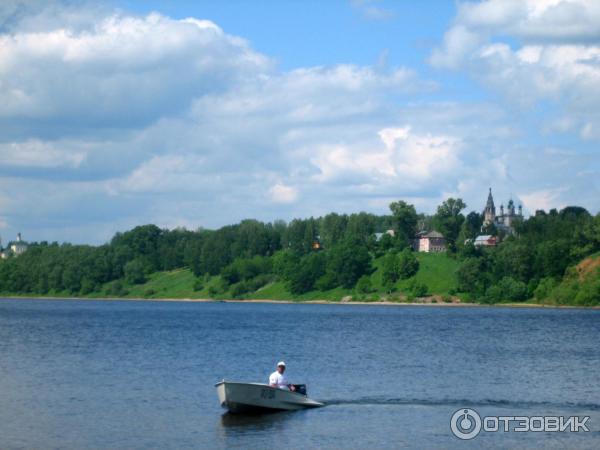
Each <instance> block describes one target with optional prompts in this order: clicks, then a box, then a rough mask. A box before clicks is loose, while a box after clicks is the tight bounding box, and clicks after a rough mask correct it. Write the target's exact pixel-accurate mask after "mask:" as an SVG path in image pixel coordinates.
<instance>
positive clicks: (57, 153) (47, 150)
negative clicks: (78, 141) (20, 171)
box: [0, 139, 86, 168]
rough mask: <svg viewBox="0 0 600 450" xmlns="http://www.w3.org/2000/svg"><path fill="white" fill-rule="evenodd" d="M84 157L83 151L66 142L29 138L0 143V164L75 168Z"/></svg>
mask: <svg viewBox="0 0 600 450" xmlns="http://www.w3.org/2000/svg"><path fill="white" fill-rule="evenodd" d="M85 158H86V152H85V151H81V149H77V150H74V149H73V148H72V146H70V145H69V144H68V143H60V142H58V143H57V142H43V141H40V140H39V139H29V140H26V141H24V142H10V143H5V144H0V165H2V166H16V167H31V168H35V167H42V168H56V167H69V168H77V167H79V166H80V165H81V163H82V162H83V161H84V160H85Z"/></svg>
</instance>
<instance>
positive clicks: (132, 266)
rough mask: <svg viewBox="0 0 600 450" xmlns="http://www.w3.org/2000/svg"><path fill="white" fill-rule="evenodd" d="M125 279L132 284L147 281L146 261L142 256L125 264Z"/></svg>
mask: <svg viewBox="0 0 600 450" xmlns="http://www.w3.org/2000/svg"><path fill="white" fill-rule="evenodd" d="M125 280H127V282H128V283H131V284H142V283H144V282H145V281H146V273H145V271H144V263H143V262H142V260H141V259H140V258H136V259H133V260H131V261H129V262H128V263H127V264H125Z"/></svg>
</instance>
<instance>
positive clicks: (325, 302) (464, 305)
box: [0, 296, 600, 309]
mask: <svg viewBox="0 0 600 450" xmlns="http://www.w3.org/2000/svg"><path fill="white" fill-rule="evenodd" d="M1 300H66V301H69V300H92V301H123V302H183V303H280V304H312V305H363V306H423V307H441V308H473V307H475V308H476V307H480V308H552V309H600V306H574V305H548V304H534V303H497V304H493V305H489V304H483V303H435V302H433V303H424V302H388V301H378V302H364V301H356V302H355V301H349V302H342V301H332V300H271V299H248V300H239V299H226V300H215V299H210V298H123V297H122V298H117V297H115V298H88V297H24V296H22V297H14V296H13V297H10V296H7V297H0V301H1Z"/></svg>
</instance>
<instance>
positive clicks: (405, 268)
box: [398, 248, 419, 280]
mask: <svg viewBox="0 0 600 450" xmlns="http://www.w3.org/2000/svg"><path fill="white" fill-rule="evenodd" d="M418 271H419V260H418V259H417V257H416V256H415V254H414V252H413V251H412V250H411V249H409V248H405V249H404V250H402V252H400V254H399V255H398V274H399V275H400V278H401V279H403V280H405V279H407V278H410V277H413V276H415V275H416V274H417V272H418Z"/></svg>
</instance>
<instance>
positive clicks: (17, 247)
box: [0, 233, 28, 259]
mask: <svg viewBox="0 0 600 450" xmlns="http://www.w3.org/2000/svg"><path fill="white" fill-rule="evenodd" d="M27 248H28V245H27V243H26V242H25V241H23V239H22V238H21V233H18V234H17V240H16V241H13V242H10V243H9V244H8V247H7V248H5V249H2V245H0V257H2V258H3V259H6V258H8V257H9V255H14V256H19V255H22V254H23V253H25V252H26V251H27Z"/></svg>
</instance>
